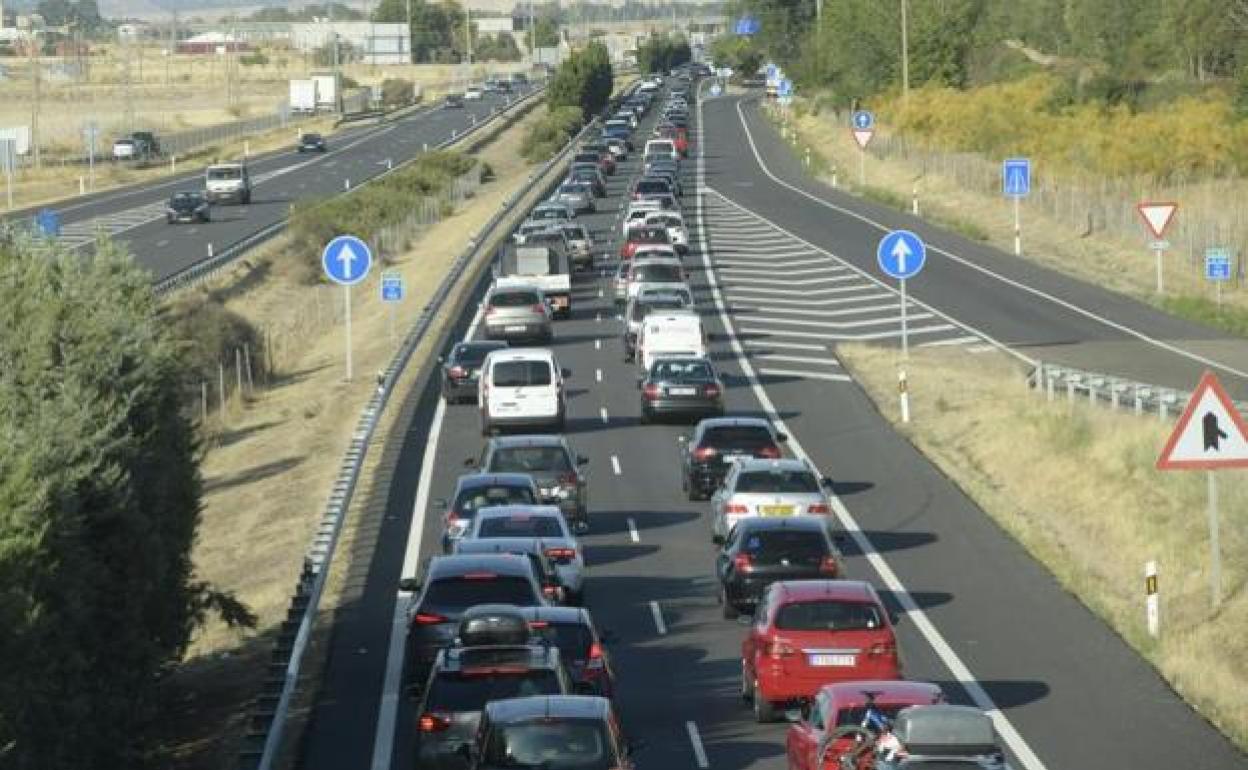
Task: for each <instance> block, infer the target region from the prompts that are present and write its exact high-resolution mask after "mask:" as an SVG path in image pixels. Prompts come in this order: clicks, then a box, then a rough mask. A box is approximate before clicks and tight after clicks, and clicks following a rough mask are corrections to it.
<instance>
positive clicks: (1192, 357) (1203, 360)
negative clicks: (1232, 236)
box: [725, 101, 1248, 377]
mask: <svg viewBox="0 0 1248 770" xmlns="http://www.w3.org/2000/svg"><path fill="white" fill-rule="evenodd" d="M737 115H738V116H739V117H740V119H741V127H742V128H743V129H745V138H746V139H748V140H749V143H750V150H751V151H752V152H753V153H754V159H755V160H756V161H758V167H759V168H760V169H762V171H763V173H764V174H766V175H767V176H768V177H770V178H771V180H772V181H773V182H775V183H776V184H778V185H780V186H781V187H785V188H787V189H789V190H792V191H793V192H795V193H797V194H798V195H801V196H803V197H805V198H808V199H810V200H811V201H814V202H815V203H818V204H819V205H820V206H824V207H826V208H829V209H832V210H833V211H839V212H841V213H842V214H845V215H846V216H850V217H853V218H854V219H857V220H858V221H860V222H863V223H865V224H868V225H870V226H872V227H874V228H875V229H876V230H878V231H880V232H882V233H886V232H889V231H890V230H891V229H892V228H890V227H888V226H886V225H883V224H881V223H879V222H877V221H875V220H874V219H871V218H870V217H866V216H863V215H862V214H859V213H857V212H855V211H851V210H849V209H846V208H843V207H841V206H837V205H836V204H834V203H829V202H828V201H825V200H823V199H822V198H820V197H818V196H816V195H811V194H810V193H808V192H806V191H805V190H802V189H800V188H798V187H795V186H793V185H791V184H789V183H788V182H785V181H783V180H781V179H779V178H778V177H777V176H776V175H775V174H773V173H771V169H770V168H768V167H767V165H766V164H765V163H763V158H762V156H761V155H759V153H758V147H757V146H755V144H754V135H753V134H751V133H750V127H749V126H747V125H746V123H745V113H744V112H742V111H741V102H739V101H738V102H737ZM725 197H726V196H725ZM733 202H734V203H735V201H733ZM773 226H774V225H773ZM927 246H928V249H929V250H931V251H934V252H936V253H937V254H943V255H945V256H946V257H948V258H949V259H952V260H953V261H954V262H957V263H958V264H960V265H963V266H965V267H968V268H970V269H972V270H976V271H978V272H980V273H982V274H984V275H986V276H989V277H990V278H995V279H996V280H998V281H1000V282H1001V283H1004V284H1005V285H1007V286H1011V287H1013V288H1015V289H1018V290H1020V291H1024V292H1027V293H1028V294H1031V295H1033V296H1035V297H1039V298H1041V299H1044V300H1047V301H1049V302H1052V303H1053V304H1055V305H1058V306H1059V307H1063V308H1066V309H1067V310H1070V311H1072V312H1074V313H1078V314H1079V315H1081V316H1083V317H1085V318H1088V319H1090V320H1092V321H1096V322H1097V323H1101V324H1104V325H1105V326H1108V327H1109V328H1111V329H1115V330H1117V331H1120V332H1123V333H1124V334H1129V335H1131V336H1132V337H1135V338H1136V339H1138V340H1140V341H1141V342H1145V343H1147V344H1149V345H1153V346H1155V347H1158V348H1160V349H1162V350H1165V351H1168V352H1170V353H1174V354H1175V355H1178V356H1182V357H1183V358H1186V359H1188V360H1189V361H1195V362H1196V363H1198V364H1204V365H1205V366H1211V367H1213V368H1215V369H1220V370H1222V371H1224V372H1228V373H1230V374H1235V375H1238V376H1240V377H1248V372H1243V371H1240V370H1239V369H1235V368H1234V367H1232V366H1230V365H1228V364H1224V363H1222V362H1220V361H1216V360H1214V359H1212V358H1207V357H1205V356H1202V355H1199V354H1197V353H1192V352H1190V351H1187V350H1184V349H1183V348H1181V347H1179V346H1177V345H1172V344H1170V343H1168V342H1164V341H1162V340H1159V339H1157V338H1156V337H1150V336H1149V335H1147V334H1145V333H1144V332H1141V331H1137V330H1136V329H1133V328H1131V327H1130V326H1127V325H1126V324H1121V323H1118V322H1117V321H1114V320H1111V319H1109V318H1105V317H1104V316H1099V315H1097V314H1096V313H1093V312H1092V311H1091V310H1087V309H1085V308H1083V307H1080V306H1079V305H1076V304H1075V303H1073V302H1069V301H1067V300H1064V299H1062V298H1061V297H1057V296H1054V295H1052V294H1049V293H1048V292H1046V291H1042V290H1040V289H1036V288H1034V287H1031V286H1028V285H1027V284H1025V283H1023V282H1022V281H1016V280H1014V279H1013V278H1007V277H1006V276H1004V275H1001V274H1000V273H994V272H993V271H992V270H989V269H988V268H986V267H984V266H982V265H978V264H976V263H974V262H972V261H971V260H969V259H967V258H965V257H962V256H959V255H957V254H954V253H953V252H951V251H946V250H944V249H942V248H940V247H938V246H933V245H932V244H930V243H929V244H928V245H927ZM942 315H944V314H942ZM946 317H948V318H950V320H953V319H952V318H951V317H950V316H946ZM958 323H959V324H960V325H962V326H966V328H968V329H972V327H970V326H967V325H966V324H963V323H961V322H960V321H959V322H958ZM972 331H975V332H976V333H980V334H981V335H982V336H983V338H984V339H985V340H987V341H989V342H992V343H993V344H995V345H997V346H998V347H999V348H1002V349H1004V350H1006V351H1008V352H1009V353H1011V354H1012V355H1015V356H1017V357H1019V358H1021V359H1022V360H1024V361H1026V362H1027V363H1030V364H1033V365H1034V364H1035V363H1036V362H1035V360H1034V359H1032V358H1030V357H1028V356H1025V355H1023V354H1022V353H1019V352H1018V351H1016V350H1014V349H1013V348H1010V347H1007V346H1004V345H1002V344H1001V343H1000V342H998V341H997V340H995V339H994V338H992V337H990V336H988V335H986V334H982V333H981V332H979V330H978V329H972Z"/></svg>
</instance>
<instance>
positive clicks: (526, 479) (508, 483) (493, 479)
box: [455, 473, 535, 491]
mask: <svg viewBox="0 0 1248 770" xmlns="http://www.w3.org/2000/svg"><path fill="white" fill-rule="evenodd" d="M534 485H535V482H534V481H533V477H532V476H530V475H529V474H527V473H465V474H464V475H462V476H460V477H459V479H458V480H457V481H456V482H455V490H456V491H463V490H465V489H476V488H477V487H500V486H501V487H530V486H534Z"/></svg>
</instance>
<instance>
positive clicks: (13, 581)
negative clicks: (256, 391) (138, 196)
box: [0, 238, 254, 770]
mask: <svg viewBox="0 0 1248 770" xmlns="http://www.w3.org/2000/svg"><path fill="white" fill-rule="evenodd" d="M150 280H151V279H150V276H149V275H148V274H147V273H146V272H144V271H142V270H140V269H138V268H137V267H136V266H135V265H134V263H133V261H132V260H131V259H130V258H129V257H128V256H127V255H125V254H123V253H122V252H121V251H120V250H119V249H118V248H117V247H115V246H113V245H111V244H109V243H107V242H102V243H100V244H99V246H98V248H97V250H96V253H95V254H94V255H93V257H92V259H89V260H83V259H80V258H79V257H78V255H76V254H74V253H72V252H70V251H67V250H65V249H61V248H59V247H56V246H52V247H47V246H42V247H38V248H37V247H35V246H34V245H33V244H30V243H28V242H26V241H24V240H22V239H12V238H11V239H9V240H8V242H7V243H3V244H0V322H2V326H0V360H3V361H4V362H5V365H4V368H3V370H2V371H0V381H2V383H3V384H2V385H0V415H2V417H0V432H2V434H0V439H2V441H0V629H4V631H3V633H0V656H3V660H4V661H5V665H4V666H3V667H0V747H5V748H4V750H5V751H6V752H7V753H6V754H5V755H4V766H5V767H6V768H13V769H14V770H36V769H37V770H70V769H71V768H72V769H74V770H104V769H105V768H116V767H140V766H142V764H143V762H144V758H145V756H146V755H147V754H148V753H149V750H150V749H151V746H150V740H149V739H147V738H146V737H145V736H146V733H145V729H144V728H145V726H146V725H147V724H148V723H149V722H150V721H151V720H152V719H153V718H154V717H155V716H156V714H155V713H154V712H155V697H154V693H155V684H156V681H157V676H158V675H159V674H160V673H161V672H162V670H164V669H166V668H167V667H169V666H170V665H172V664H173V663H175V662H176V661H177V660H178V659H179V658H180V657H181V655H182V654H183V653H184V652H185V649H186V645H187V642H188V640H189V638H190V634H191V631H192V630H193V628H194V627H195V625H196V624H197V623H198V622H200V621H201V620H202V619H203V615H204V613H205V612H206V611H208V610H210V609H217V610H220V611H223V612H224V616H225V617H226V619H227V621H230V622H242V623H247V622H251V623H254V618H253V617H251V616H250V614H249V613H248V612H247V611H246V610H245V608H243V607H241V606H240V605H238V604H237V602H235V601H233V599H232V598H231V597H228V596H223V595H221V594H217V593H214V592H213V591H212V590H211V589H210V588H209V587H207V586H205V585H204V584H202V583H197V582H196V581H195V579H194V576H193V572H192V565H191V546H192V544H193V542H194V539H195V529H196V526H197V525H198V522H199V515H200V497H201V479H200V475H199V469H198V466H197V460H196V457H197V446H196V439H195V434H194V430H193V428H192V426H191V424H190V421H189V419H188V418H187V416H186V414H185V412H184V409H183V405H184V403H185V398H186V395H187V392H188V389H187V388H186V383H185V382H184V381H183V367H182V360H181V355H182V354H181V352H180V349H179V344H178V342H177V341H176V340H175V339H173V337H172V335H171V333H170V331H169V326H168V324H167V323H166V319H164V318H163V317H162V310H161V308H160V305H159V303H158V301H157V299H156V298H155V297H154V295H153V294H152V291H151V285H150Z"/></svg>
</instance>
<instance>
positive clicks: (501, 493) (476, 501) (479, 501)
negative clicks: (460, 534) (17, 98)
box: [455, 485, 537, 518]
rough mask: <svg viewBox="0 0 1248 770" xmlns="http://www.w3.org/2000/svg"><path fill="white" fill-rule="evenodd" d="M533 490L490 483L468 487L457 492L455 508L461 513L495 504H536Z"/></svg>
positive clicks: (473, 511) (475, 510)
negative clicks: (488, 484)
mask: <svg viewBox="0 0 1248 770" xmlns="http://www.w3.org/2000/svg"><path fill="white" fill-rule="evenodd" d="M536 504H537V500H536V499H534V497H533V490H531V489H529V488H528V487H520V486H505V485H491V486H488V487H470V488H468V489H465V490H464V491H462V492H460V493H459V497H457V498H456V499H455V510H456V511H458V512H459V513H460V514H461V516H460V518H464V516H463V515H462V514H473V513H476V512H477V510H478V509H480V508H486V507H489V506H495V505H536Z"/></svg>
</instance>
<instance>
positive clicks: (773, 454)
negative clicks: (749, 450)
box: [758, 446, 780, 460]
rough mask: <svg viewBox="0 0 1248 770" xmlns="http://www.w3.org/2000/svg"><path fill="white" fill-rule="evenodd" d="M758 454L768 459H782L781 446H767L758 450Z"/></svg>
mask: <svg viewBox="0 0 1248 770" xmlns="http://www.w3.org/2000/svg"><path fill="white" fill-rule="evenodd" d="M758 456H759V457H763V458H766V459H768V460H779V459H780V447H777V446H765V447H763V448H762V449H759V450H758Z"/></svg>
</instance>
